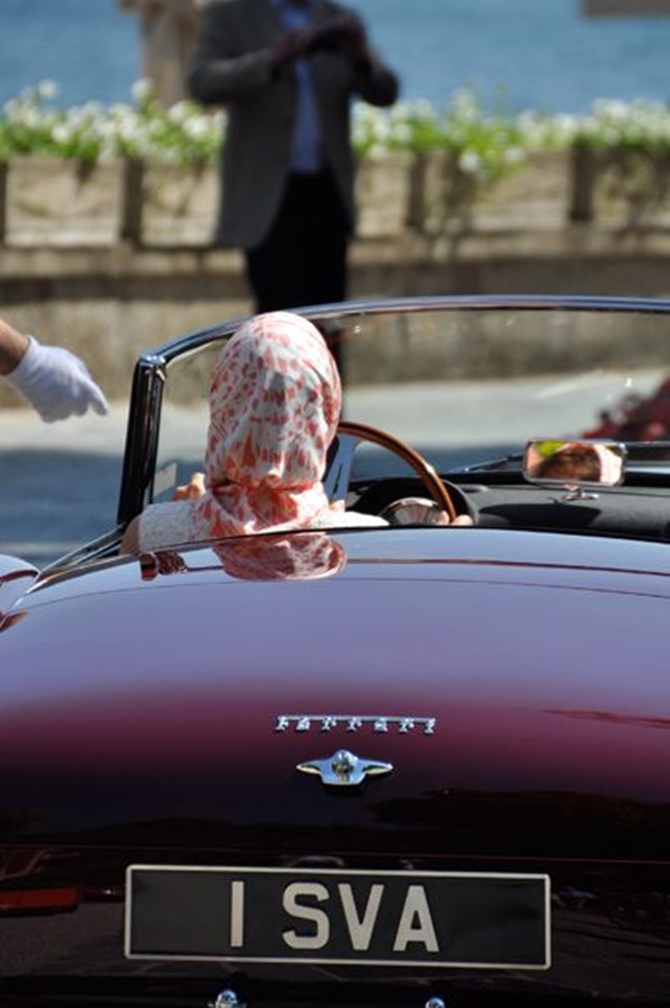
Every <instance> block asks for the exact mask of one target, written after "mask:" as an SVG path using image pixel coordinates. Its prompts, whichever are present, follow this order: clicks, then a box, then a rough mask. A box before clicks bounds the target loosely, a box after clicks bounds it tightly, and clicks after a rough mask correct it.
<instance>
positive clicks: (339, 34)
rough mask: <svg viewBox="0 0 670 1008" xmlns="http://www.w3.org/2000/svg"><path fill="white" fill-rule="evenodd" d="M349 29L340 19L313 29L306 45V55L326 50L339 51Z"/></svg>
mask: <svg viewBox="0 0 670 1008" xmlns="http://www.w3.org/2000/svg"><path fill="white" fill-rule="evenodd" d="M349 31H350V28H349V26H348V25H347V24H344V23H343V22H342V20H341V19H337V20H335V21H329V22H327V23H326V24H324V25H321V26H320V27H319V28H315V29H314V32H313V34H312V38H311V39H310V41H309V43H308V45H307V50H306V51H307V53H314V52H322V51H323V50H328V49H339V48H340V46H342V45H343V44H344V43H345V42H346V40H347V35H348V33H349Z"/></svg>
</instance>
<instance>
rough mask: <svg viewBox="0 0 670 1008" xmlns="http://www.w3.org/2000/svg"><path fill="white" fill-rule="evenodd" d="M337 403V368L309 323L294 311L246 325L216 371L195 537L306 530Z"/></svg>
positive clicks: (323, 506) (320, 503)
mask: <svg viewBox="0 0 670 1008" xmlns="http://www.w3.org/2000/svg"><path fill="white" fill-rule="evenodd" d="M341 407H342V388H341V384H340V378H339V375H338V372H337V367H336V365H335V362H334V360H333V357H332V355H331V353H330V351H329V350H328V347H327V346H326V343H325V341H324V339H323V337H322V336H321V334H320V333H319V331H318V330H317V329H316V328H315V327H314V326H313V325H312V323H311V322H309V321H308V320H307V319H305V318H302V317H301V316H299V315H293V314H291V313H290V312H270V313H267V314H264V315H257V316H255V317H254V318H252V319H251V320H250V321H248V322H246V323H245V324H244V325H243V326H242V327H241V328H240V329H239V330H238V331H237V332H236V333H235V335H234V336H233V337H232V338H231V340H230V341H229V342H228V343H227V344H226V346H225V347H224V348H223V350H222V352H221V355H220V357H219V359H218V361H217V363H216V365H215V368H214V373H213V376H212V383H211V388H210V424H209V433H208V437H207V450H206V454H205V487H206V493H205V495H204V496H203V497H201V498H200V499H199V500H198V501H196V502H194V503H193V507H192V512H191V513H192V522H193V525H194V529H193V533H194V538H195V539H205V538H215V537H217V536H230V535H244V534H248V533H252V532H260V531H264V530H267V529H274V528H277V527H280V528H282V527H283V528H286V527H294V528H305V527H309V525H310V522H311V521H312V520H313V519H314V518H316V517H317V516H319V515H322V514H323V513H324V512H327V511H329V510H330V505H329V503H328V498H327V497H326V493H325V491H324V488H323V484H322V482H321V481H322V478H323V474H324V471H325V466H326V453H327V451H328V446H329V445H330V443H331V441H332V439H333V437H334V435H335V431H336V429H337V423H338V421H339V418H340V411H341Z"/></svg>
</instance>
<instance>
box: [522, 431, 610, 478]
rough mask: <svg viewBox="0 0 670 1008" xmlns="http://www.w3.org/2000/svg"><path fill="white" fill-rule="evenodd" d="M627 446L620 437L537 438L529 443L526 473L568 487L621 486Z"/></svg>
mask: <svg viewBox="0 0 670 1008" xmlns="http://www.w3.org/2000/svg"><path fill="white" fill-rule="evenodd" d="M625 463H626V448H625V446H624V445H623V444H619V443H618V442H616V441H559V440H554V439H551V438H533V440H531V441H529V442H528V444H527V445H526V451H525V454H524V462H523V474H524V476H525V478H526V479H527V480H529V481H530V482H531V483H552V484H553V483H559V484H560V485H561V486H565V487H579V486H610V487H613V486H618V485H619V484H620V483H621V482H622V480H623V477H624V473H625Z"/></svg>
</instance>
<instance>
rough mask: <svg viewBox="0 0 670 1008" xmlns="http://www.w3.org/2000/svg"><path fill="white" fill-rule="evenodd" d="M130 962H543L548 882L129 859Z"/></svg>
mask: <svg viewBox="0 0 670 1008" xmlns="http://www.w3.org/2000/svg"><path fill="white" fill-rule="evenodd" d="M127 883H128V885H127V894H128V895H127V904H126V934H125V953H126V956H127V957H128V958H130V959H180V960H193V961H202V960H217V961H233V962H238V963H241V962H266V963H267V962H275V963H276V962H292V963H295V962H302V963H360V964H369V965H383V966H418V965H421V966H425V965H428V964H431V965H433V966H449V967H464V968H481V969H485V968H488V969H504V968H514V969H520V968H521V969H546V968H547V967H548V966H549V965H550V962H549V959H550V954H549V948H550V925H549V878H548V876H546V875H507V874H487V873H464V872H415V871H372V872H367V871H340V870H330V869H328V870H319V869H285V868H244V869H239V868H214V867H212V868H210V867H176V866H175V867H172V866H170V867H166V866H164V865H162V866H161V865H133V866H131V867H130V868H129V869H128V879H127Z"/></svg>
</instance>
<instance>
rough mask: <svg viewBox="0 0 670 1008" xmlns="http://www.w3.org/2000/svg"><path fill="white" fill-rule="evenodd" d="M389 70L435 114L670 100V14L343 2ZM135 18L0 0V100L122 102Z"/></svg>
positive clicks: (136, 59) (452, 1)
mask: <svg viewBox="0 0 670 1008" xmlns="http://www.w3.org/2000/svg"><path fill="white" fill-rule="evenodd" d="M349 5H350V6H351V7H354V8H356V9H357V10H358V11H359V12H360V13H361V14H362V15H363V17H364V18H365V21H366V23H367V25H368V28H369V32H370V36H371V39H372V41H373V42H374V44H375V45H376V47H377V48H378V49H379V50H380V51H381V52H382V54H383V55H384V57H385V58H386V60H387V61H388V62H389V63H390V64H392V65H393V66H394V68H395V69H396V70H397V71H398V72H399V73H400V75H401V78H402V82H403V97H404V98H405V99H408V100H415V99H417V100H418V99H426V100H427V101H429V102H431V103H432V104H433V105H435V106H437V107H440V108H442V107H444V106H445V105H446V104H447V103H448V102H449V101H450V99H451V96H452V95H453V93H454V91H455V90H456V89H458V88H460V87H464V86H467V87H471V88H473V89H474V90H475V91H476V92H477V93H478V95H479V96H480V98H481V99H482V100H483V101H484V102H485V103H487V104H488V103H494V102H500V101H501V100H502V101H503V102H504V103H505V105H506V107H508V108H509V109H511V110H519V109H524V108H534V109H544V110H546V111H550V112H570V113H578V114H579V113H584V112H586V111H588V109H589V107H590V105H591V103H592V102H593V101H594V100H595V99H597V98H602V97H606V98H620V99H623V100H625V101H630V100H633V99H636V98H648V99H656V100H660V101H663V102H666V101H667V100H668V99H670V58H669V54H670V16H668V17H646V18H645V17H638V18H634V17H608V18H605V17H603V18H586V17H584V16H583V14H582V12H581V5H580V0H349ZM140 74H141V72H140V44H139V37H138V30H137V24H136V21H135V18H134V17H132V16H131V15H129V14H127V13H123V12H122V11H120V10H119V9H118V6H117V3H116V0H0V103H4V102H5V101H6V100H7V99H8V98H10V97H11V96H12V95H14V94H16V93H17V92H18V91H19V90H21V89H22V88H25V87H29V86H31V85H33V84H35V83H37V82H38V81H40V80H52V81H54V82H55V83H56V84H57V85H58V87H59V95H58V98H57V103H58V104H59V105H63V106H65V105H76V104H82V103H84V102H86V101H90V100H93V101H99V102H102V103H104V104H110V103H113V102H119V101H121V102H123V101H129V100H130V99H131V88H132V84H133V82H134V81H135V80H136V79H138V78H139V77H140Z"/></svg>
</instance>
